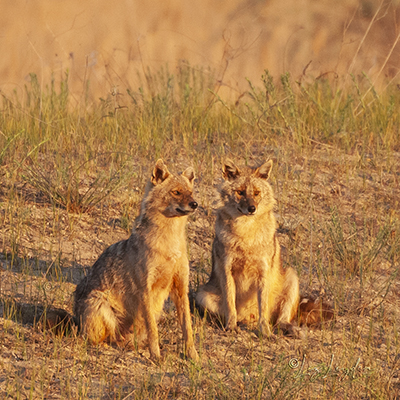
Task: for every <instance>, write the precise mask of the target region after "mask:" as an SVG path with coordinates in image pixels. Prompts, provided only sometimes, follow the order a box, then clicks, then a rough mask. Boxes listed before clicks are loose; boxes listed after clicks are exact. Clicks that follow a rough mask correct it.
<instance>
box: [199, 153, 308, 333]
mask: <svg viewBox="0 0 400 400" xmlns="http://www.w3.org/2000/svg"><path fill="white" fill-rule="evenodd" d="M271 168H272V161H268V162H266V163H264V164H263V165H261V166H260V167H259V168H256V169H251V168H248V167H246V168H243V169H240V170H239V168H238V167H237V166H236V165H235V164H234V163H233V162H232V161H230V160H228V161H227V162H226V163H225V165H224V167H223V177H224V179H225V181H224V183H223V184H222V186H221V188H220V193H221V200H222V207H220V208H219V210H218V213H217V220H216V224H215V239H214V243H213V248H212V272H211V277H210V280H209V281H208V283H207V284H205V285H204V286H202V287H200V288H199V290H198V292H197V293H196V297H195V299H196V303H197V304H198V305H199V306H200V307H201V308H202V309H206V310H208V311H209V312H210V313H211V314H214V315H218V316H219V317H221V318H222V319H223V321H224V323H225V327H226V328H227V329H236V325H237V322H241V321H243V322H250V321H251V320H255V319H256V318H258V324H259V328H260V331H261V333H263V334H265V335H270V334H271V327H270V323H271V322H272V323H273V324H275V325H276V326H279V327H281V328H282V329H283V330H285V331H288V330H289V331H291V330H292V325H291V323H292V321H293V320H294V319H295V317H296V316H297V311H298V306H299V300H300V297H299V282H298V277H297V274H296V272H295V271H294V269H293V268H290V267H289V268H286V269H284V268H283V267H282V265H281V258H280V245H279V243H278V239H277V237H276V220H275V216H274V214H273V208H274V205H275V199H274V197H273V192H272V188H271V186H270V185H269V183H268V181H267V180H268V178H269V175H270V171H271ZM311 304H312V302H310V304H309V305H308V306H307V307H310V306H311ZM307 310H308V309H307ZM310 310H311V309H310ZM310 310H308V311H310Z"/></svg>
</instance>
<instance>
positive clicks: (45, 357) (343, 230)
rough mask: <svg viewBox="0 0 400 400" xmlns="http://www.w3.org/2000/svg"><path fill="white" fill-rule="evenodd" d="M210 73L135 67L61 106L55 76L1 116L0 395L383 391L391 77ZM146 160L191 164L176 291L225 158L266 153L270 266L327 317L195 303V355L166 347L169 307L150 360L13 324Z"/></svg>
mask: <svg viewBox="0 0 400 400" xmlns="http://www.w3.org/2000/svg"><path fill="white" fill-rule="evenodd" d="M211 76H212V75H211V73H210V72H209V71H207V73H204V71H202V70H201V69H198V68H191V67H190V66H182V68H181V69H180V70H178V71H177V72H176V73H170V72H169V71H168V69H167V68H164V69H163V70H161V71H160V72H159V73H158V74H154V75H152V74H151V73H150V72H148V73H147V79H146V80H145V81H144V82H143V84H142V86H141V87H138V88H137V89H136V90H130V91H129V92H126V93H124V98H125V99H126V98H127V97H128V98H129V99H130V101H129V103H128V102H125V103H124V105H123V106H122V105H121V104H120V100H119V96H120V93H118V91H115V92H113V93H111V94H110V96H109V98H105V99H101V100H99V102H98V104H97V105H94V106H92V107H90V108H85V107H84V106H82V105H81V106H79V107H78V106H76V107H74V106H72V105H71V103H70V101H69V91H68V85H67V80H65V82H63V83H62V84H61V85H60V86H59V87H56V85H55V84H54V83H52V82H50V84H49V86H48V88H47V89H45V90H44V91H41V89H40V86H39V85H37V83H36V82H37V80H36V79H35V77H34V76H33V77H32V79H31V83H30V85H28V86H27V87H26V95H25V97H24V100H22V99H21V98H19V97H18V96H17V95H15V96H6V95H3V97H2V103H1V113H0V149H1V150H0V179H1V185H0V244H1V254H0V313H1V314H2V316H1V318H0V397H2V398H16V399H24V398H30V399H45V398H46V399H49V398H63V399H64V398H66V399H68V398H70V399H77V398H80V399H86V398H93V399H97V398H99V399H108V398H110V399H130V398H132V399H133V398H135V399H136V398H137V399H142V398H143V399H148V398H196V399H201V398H207V399H208V398H219V399H220V398H227V399H228V398H229V399H235V398H248V399H255V398H260V399H261V398H268V399H269V398H273V399H286V398H295V399H297V398H298V399H308V398H314V399H315V398H318V399H328V398H332V399H333V398H365V399H367V398H371V399H372V398H374V399H388V398H392V399H394V398H396V396H397V395H398V393H399V391H400V376H399V374H398V360H399V359H400V358H399V357H400V343H399V335H398V331H399V323H398V321H399V312H400V300H399V293H400V292H399V290H400V288H399V280H398V271H399V267H400V223H399V217H400V215H399V214H400V211H399V210H400V206H399V199H400V184H399V177H400V135H399V128H400V120H399V118H400V117H399V113H398V112H397V108H398V104H399V101H400V91H399V90H398V88H397V87H396V86H395V85H389V86H388V87H387V89H386V90H384V91H382V92H378V91H375V90H374V89H372V90H371V83H370V81H369V79H368V77H367V76H362V75H361V76H353V77H352V79H349V80H348V83H347V85H346V86H343V85H342V84H341V83H340V82H337V81H335V80H327V79H324V78H320V79H311V78H309V79H305V78H304V79H302V81H296V80H294V79H293V78H292V77H291V76H290V75H289V74H285V75H284V76H282V78H281V79H280V80H278V79H273V78H272V77H271V76H270V75H269V73H268V72H267V71H266V72H265V74H264V75H263V77H262V79H261V80H260V82H249V88H248V91H247V92H246V93H245V95H244V96H242V97H241V98H240V99H239V100H238V101H237V102H229V101H228V100H226V99H222V98H220V97H219V96H218V91H217V90H216V88H215V85H214V81H213V79H212V78H211ZM158 157H163V158H164V159H165V160H166V162H167V163H168V165H171V166H172V165H175V168H176V170H178V171H179V170H183V169H184V167H186V166H188V165H193V167H194V168H195V171H196V175H197V181H196V192H197V193H196V199H197V201H198V203H199V206H200V207H199V209H198V211H197V212H196V214H195V215H194V216H193V217H192V218H191V220H190V222H189V226H188V235H189V258H190V261H191V282H192V283H191V289H196V287H197V286H198V285H199V284H200V283H202V282H204V281H205V280H206V279H207V274H208V273H209V272H210V269H211V265H210V262H211V260H210V254H211V249H210V245H211V241H212V237H213V223H214V215H213V212H212V209H213V207H214V206H215V202H214V200H215V199H216V194H215V191H214V190H213V185H215V184H217V183H218V182H219V179H220V172H219V171H220V166H221V160H223V159H224V157H230V158H234V159H242V160H245V162H248V163H257V162H260V161H264V160H266V159H269V158H272V159H273V160H274V169H273V171H272V184H273V187H274V192H275V194H276V198H277V201H278V206H277V210H276V211H277V218H278V222H279V236H280V237H279V238H280V242H281V245H282V246H283V262H284V265H291V266H292V267H294V268H295V269H296V270H297V272H298V274H299V277H300V282H301V291H302V293H304V294H311V295H321V296H324V299H325V301H329V302H330V303H331V304H332V305H333V306H334V308H335V310H336V313H337V318H336V320H335V322H334V323H332V324H327V325H326V326H323V327H322V329H321V330H315V331H311V330H307V329H306V328H304V330H303V333H302V336H301V337H300V338H297V339H292V338H286V337H283V336H279V337H277V338H275V339H271V340H265V339H263V338H260V337H258V336H257V335H255V334H254V332H253V331H252V330H251V329H250V328H248V327H242V328H241V329H240V331H239V333H226V332H224V331H223V330H221V329H220V328H219V327H218V326H215V325H213V324H210V323H209V322H208V321H206V320H205V319H202V318H200V317H199V316H198V315H197V314H194V316H193V320H194V330H195V341H196V348H197V350H198V352H199V355H200V361H199V362H198V363H193V362H189V361H185V360H182V359H181V358H180V357H179V356H177V354H179V352H182V348H183V346H182V340H181V335H180V330H179V327H178V326H177V323H176V318H175V316H174V313H175V311H174V308H173V307H172V306H171V304H169V303H168V304H167V305H166V307H165V312H164V315H163V317H162V319H161V321H160V323H159V330H160V341H161V347H162V350H161V352H162V355H163V360H162V361H161V362H160V363H159V364H158V365H155V364H153V363H152V362H151V361H149V358H148V351H147V350H138V351H131V350H127V349H121V348H113V347H109V346H107V345H104V346H90V345H89V344H87V343H86V342H85V340H84V339H83V338H82V337H80V336H79V335H77V336H76V335H74V334H73V333H71V334H69V335H67V336H64V337H58V336H56V335H54V334H53V333H52V332H50V331H47V330H45V331H44V332H42V331H40V330H38V329H37V326H32V325H31V324H26V323H24V321H21V317H20V316H19V314H20V313H19V311H18V310H20V308H18V307H20V306H21V305H30V306H32V307H33V308H32V309H33V310H36V309H37V307H39V306H45V307H49V306H56V307H61V308H64V309H67V310H69V311H71V305H72V297H71V296H72V293H73V290H74V287H75V284H76V283H77V282H79V280H80V279H81V278H82V276H83V275H84V274H85V272H86V270H87V268H89V267H90V266H91V265H92V263H93V262H94V260H95V259H96V258H97V257H98V256H99V254H100V253H101V251H102V250H103V249H104V248H105V247H107V246H108V245H110V244H111V243H114V242H116V241H117V240H120V239H122V238H126V237H127V235H128V232H129V230H130V228H131V223H132V221H133V219H134V217H135V215H137V213H138V209H139V201H140V199H141V197H142V191H143V189H144V185H145V182H146V180H147V178H148V176H149V173H150V167H151V166H152V165H153V164H154V161H155V160H156V159H157V158H158Z"/></svg>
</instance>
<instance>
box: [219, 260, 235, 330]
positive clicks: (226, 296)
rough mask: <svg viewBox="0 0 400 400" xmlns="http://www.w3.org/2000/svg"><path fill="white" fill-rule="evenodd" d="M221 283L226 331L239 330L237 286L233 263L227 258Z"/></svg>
mask: <svg viewBox="0 0 400 400" xmlns="http://www.w3.org/2000/svg"><path fill="white" fill-rule="evenodd" d="M217 270H218V271H220V276H219V281H220V284H221V293H222V296H221V297H222V313H223V316H224V319H225V329H228V330H236V329H237V310H236V284H235V280H234V279H233V275H232V261H231V260H230V259H229V258H227V259H226V260H225V264H224V265H223V266H221V268H217Z"/></svg>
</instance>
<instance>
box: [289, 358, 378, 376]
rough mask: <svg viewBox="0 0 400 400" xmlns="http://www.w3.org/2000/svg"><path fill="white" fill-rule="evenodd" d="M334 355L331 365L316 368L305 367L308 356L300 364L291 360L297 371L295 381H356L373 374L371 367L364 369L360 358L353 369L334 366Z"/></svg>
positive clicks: (293, 367) (294, 359)
mask: <svg viewBox="0 0 400 400" xmlns="http://www.w3.org/2000/svg"><path fill="white" fill-rule="evenodd" d="M333 359H334V354H332V356H331V359H330V362H329V365H328V366H327V365H325V364H318V365H316V366H311V367H307V368H306V367H305V363H306V356H305V355H304V356H303V359H302V361H301V362H300V361H299V360H298V359H297V358H291V359H290V360H289V367H290V368H291V369H294V370H297V371H296V373H295V374H294V375H293V378H294V379H301V378H307V377H308V378H309V379H310V381H311V382H315V381H316V380H323V379H327V378H328V377H335V378H337V379H338V380H339V381H343V380H344V379H346V378H347V379H351V380H353V379H356V378H360V377H366V376H369V375H370V374H371V373H372V371H373V370H372V369H371V368H369V367H362V366H361V365H360V361H361V359H360V357H358V358H357V360H356V362H355V363H354V365H352V366H351V367H339V366H334V365H333Z"/></svg>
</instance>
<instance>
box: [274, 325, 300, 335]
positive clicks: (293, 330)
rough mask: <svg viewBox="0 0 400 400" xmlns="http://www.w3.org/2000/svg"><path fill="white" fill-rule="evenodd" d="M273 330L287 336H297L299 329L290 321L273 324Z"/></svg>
mask: <svg viewBox="0 0 400 400" xmlns="http://www.w3.org/2000/svg"><path fill="white" fill-rule="evenodd" d="M274 331H276V332H277V333H282V334H283V335H285V336H289V337H299V336H300V331H301V329H300V328H299V327H298V326H296V325H293V324H291V323H283V322H280V323H278V324H276V325H275V326H274Z"/></svg>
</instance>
